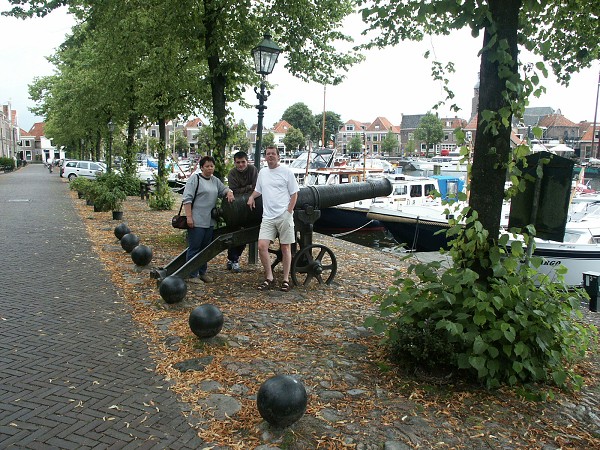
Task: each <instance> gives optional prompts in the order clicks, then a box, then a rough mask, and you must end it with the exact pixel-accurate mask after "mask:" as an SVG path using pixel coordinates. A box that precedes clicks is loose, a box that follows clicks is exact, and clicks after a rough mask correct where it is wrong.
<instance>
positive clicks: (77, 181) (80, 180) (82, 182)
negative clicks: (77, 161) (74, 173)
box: [69, 177, 95, 197]
mask: <svg viewBox="0 0 600 450" xmlns="http://www.w3.org/2000/svg"><path fill="white" fill-rule="evenodd" d="M92 183H95V181H92V180H90V179H89V178H86V177H76V178H74V179H73V180H72V181H70V182H69V189H71V190H72V191H76V192H78V193H80V194H83V196H84V197H85V196H86V194H87V192H88V190H89V189H90V186H91V185H92Z"/></svg>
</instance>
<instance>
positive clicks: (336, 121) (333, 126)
mask: <svg viewBox="0 0 600 450" xmlns="http://www.w3.org/2000/svg"><path fill="white" fill-rule="evenodd" d="M343 124H344V122H342V118H341V116H340V115H339V114H338V113H334V112H332V111H326V112H325V142H323V147H326V146H327V144H328V143H329V141H330V140H331V141H334V142H335V139H336V136H337V133H338V130H339V129H340V127H341V126H342V125H343ZM315 126H316V129H317V135H316V136H313V138H312V139H313V141H317V142H318V141H319V140H323V114H322V113H321V114H315Z"/></svg>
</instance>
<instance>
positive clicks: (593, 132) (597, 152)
mask: <svg viewBox="0 0 600 450" xmlns="http://www.w3.org/2000/svg"><path fill="white" fill-rule="evenodd" d="M598 93H600V71H598V87H597V88H596V108H595V109H594V125H593V126H592V150H591V152H590V158H592V157H594V138H595V137H596V117H597V114H598ZM595 155H596V158H600V139H599V142H598V150H597V151H596V153H595Z"/></svg>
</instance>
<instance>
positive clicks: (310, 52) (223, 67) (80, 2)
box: [9, 0, 362, 160]
mask: <svg viewBox="0 0 600 450" xmlns="http://www.w3.org/2000/svg"><path fill="white" fill-rule="evenodd" d="M9 2H10V3H11V4H12V5H15V6H14V8H13V9H12V10H11V11H10V12H9V14H12V15H14V16H17V17H33V16H44V15H46V14H48V13H49V12H51V11H52V10H53V9H55V8H58V7H60V6H65V5H67V6H69V7H70V10H71V11H74V12H76V13H77V15H78V17H79V19H80V20H82V21H91V22H93V18H94V16H95V15H97V14H106V13H107V12H108V14H107V16H106V17H112V18H113V21H114V22H115V23H119V22H123V23H126V24H128V21H127V20H123V18H122V15H121V14H119V13H118V12H117V11H115V9H116V8H117V7H119V4H122V5H124V6H122V8H128V9H129V11H131V13H132V14H140V15H142V16H144V15H146V16H148V20H147V24H148V25H149V26H150V29H147V28H146V27H141V28H142V29H143V30H144V32H145V33H148V34H149V36H148V37H149V43H148V44H149V45H147V48H146V50H147V52H146V54H144V55H141V56H140V58H138V62H141V63H144V62H145V61H146V58H147V56H148V54H151V55H162V57H163V59H161V60H160V61H158V62H157V63H156V68H157V70H159V69H160V68H161V67H163V68H164V67H165V66H169V67H168V69H169V70H170V69H172V68H173V67H179V68H186V69H187V68H188V67H194V66H195V64H190V65H189V66H179V65H176V64H173V62H174V61H176V58H180V59H181V60H186V59H187V60H188V61H195V62H198V61H200V60H202V61H204V68H205V69H204V70H201V71H198V73H197V74H196V75H197V76H196V79H197V81H198V85H197V86H196V89H190V90H188V91H187V92H185V93H184V95H183V96H182V95H177V93H178V92H179V94H181V93H182V92H181V90H180V89H179V87H178V86H176V87H175V90H172V89H171V88H172V87H173V83H176V82H177V79H178V75H177V74H175V75H174V76H173V77H171V78H170V79H169V80H165V79H164V78H162V77H157V79H154V78H150V79H148V78H139V80H140V82H141V83H142V85H143V84H144V83H145V82H147V84H148V87H152V88H154V89H156V91H155V97H154V100H155V104H154V105H153V106H154V111H155V112H160V115H164V117H165V118H172V117H175V115H176V114H181V113H182V111H177V113H172V110H173V108H175V106H176V105H177V102H178V101H181V100H182V99H185V98H187V99H189V98H190V95H191V96H196V97H198V101H197V102H196V105H197V108H199V109H200V110H202V111H204V112H206V113H207V115H209V116H210V117H211V123H212V125H213V130H214V137H215V142H216V149H217V154H216V155H215V156H216V157H217V160H218V159H221V158H222V157H223V155H224V153H225V148H226V146H227V131H228V121H227V119H228V114H229V112H228V109H227V102H236V101H242V100H243V99H242V95H243V92H244V90H245V88H246V86H248V85H253V86H256V85H257V84H258V81H259V75H258V74H256V73H255V71H254V67H253V65H252V63H251V62H252V59H251V55H250V51H251V49H252V48H253V47H254V46H256V45H257V43H258V41H259V40H260V36H261V35H262V34H263V33H264V31H265V30H269V31H270V32H271V34H272V36H273V39H274V41H276V42H278V43H279V44H280V45H281V46H282V47H283V51H284V53H285V55H286V67H285V68H286V69H287V70H288V71H289V72H290V73H292V74H293V75H294V76H297V77H298V78H300V79H302V80H305V81H315V82H318V83H321V84H330V85H336V84H339V83H340V82H341V81H342V80H343V78H344V73H345V72H346V71H347V69H348V68H349V67H350V66H351V65H352V64H354V63H356V62H358V61H360V60H362V57H361V56H360V55H359V54H358V53H357V52H356V51H355V50H350V51H348V50H346V49H338V48H339V47H338V46H337V44H339V43H340V42H351V38H349V37H348V36H347V35H345V34H343V33H342V32H341V31H340V30H341V28H342V26H343V21H344V19H345V18H346V16H348V15H349V14H351V13H352V12H353V10H354V2H352V1H351V0H342V1H341V2H333V3H332V2H312V1H310V0H298V1H296V2H294V4H293V5H290V4H288V3H286V2H270V1H267V0H259V1H256V2H231V1H229V0H206V1H204V2H197V1H196V0H181V1H180V2H179V3H178V4H177V7H176V8H173V5H172V2H169V1H166V0H148V1H146V2H145V3H144V4H143V5H135V4H134V5H132V4H131V2H122V1H120V0H107V1H106V2H100V3H98V2H92V1H89V0H61V1H52V2H45V1H43V2H42V1H39V0H9ZM323 17H327V20H322V18H323ZM161 20H162V22H160V21H161ZM157 21H158V22H157ZM134 31H135V27H134V26H131V27H129V26H128V27H127V30H125V31H124V33H116V34H114V35H113V36H114V39H115V41H118V44H117V45H113V46H110V47H108V50H114V49H115V48H117V47H121V48H123V49H125V51H127V50H129V46H128V45H121V44H122V42H129V41H128V37H129V34H130V33H133V32H134ZM172 42H173V43H174V47H173V48H172V49H171V48H168V47H170V46H171V43H172ZM182 44H183V45H182ZM134 54H135V52H134ZM97 81H98V80H97ZM162 83H164V84H162ZM206 89H209V90H210V91H209V93H208V94H207V93H206ZM153 116H154V115H153ZM160 120H162V119H160ZM160 120H159V122H160ZM129 128H131V127H129Z"/></svg>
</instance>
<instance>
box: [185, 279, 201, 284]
mask: <svg viewBox="0 0 600 450" xmlns="http://www.w3.org/2000/svg"><path fill="white" fill-rule="evenodd" d="M188 283H192V284H199V283H202V280H201V279H200V278H199V277H193V278H188Z"/></svg>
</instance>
